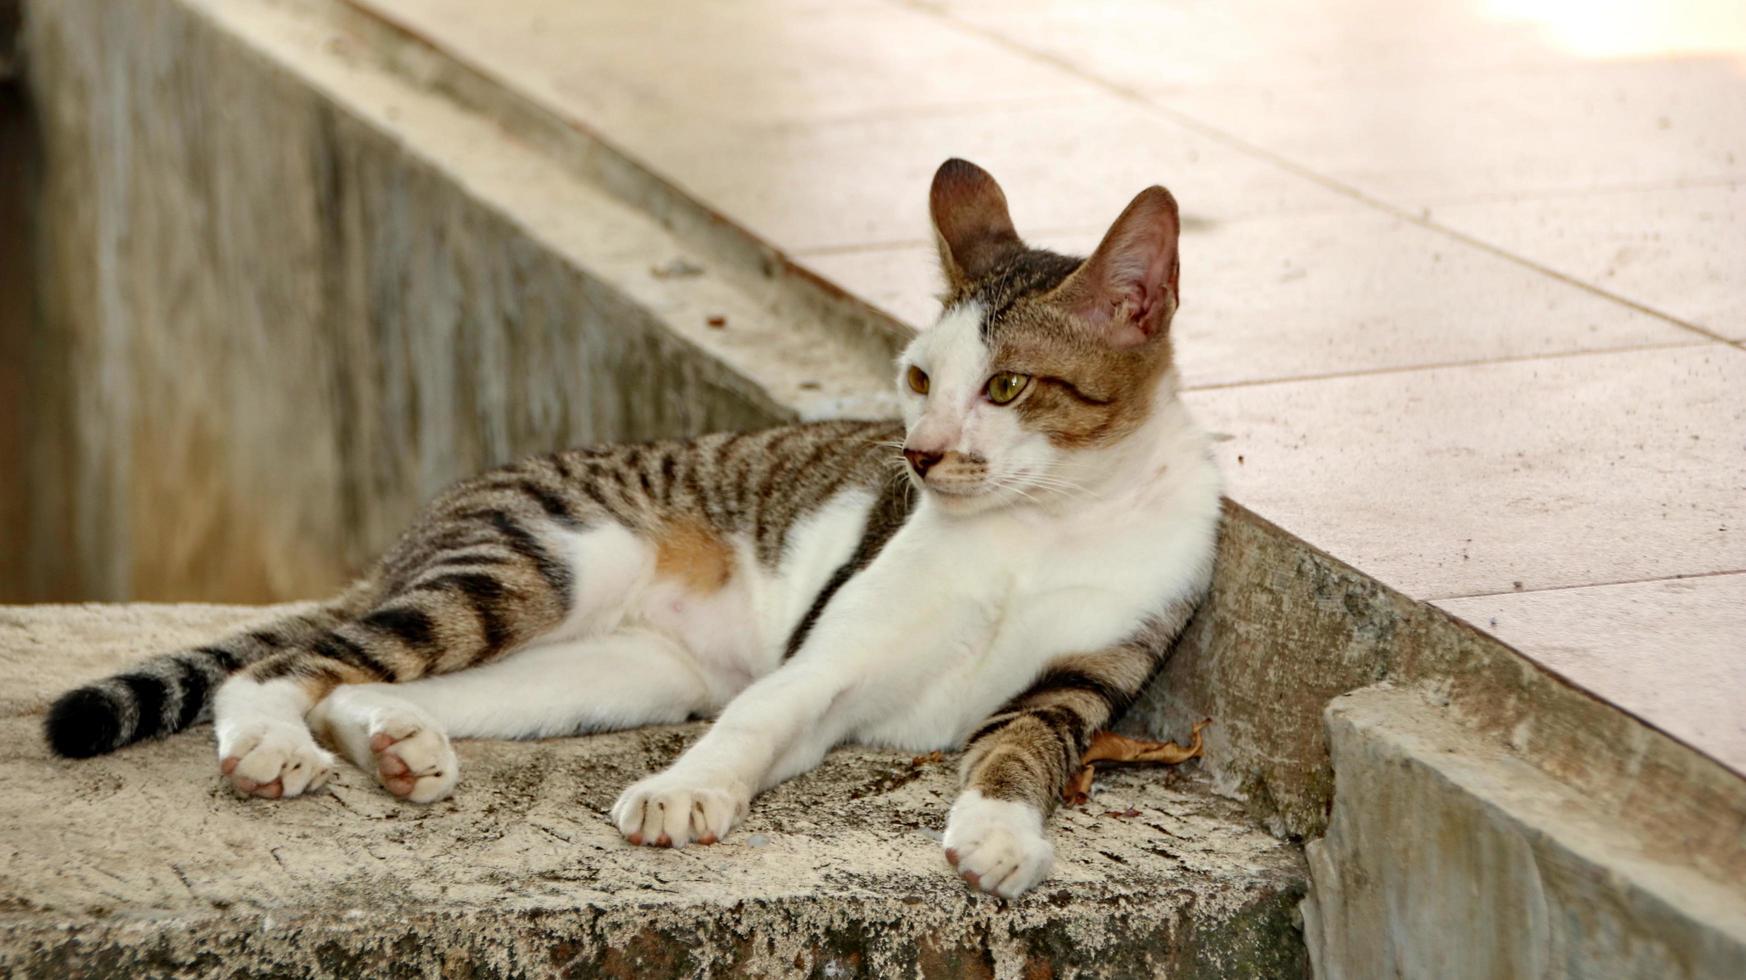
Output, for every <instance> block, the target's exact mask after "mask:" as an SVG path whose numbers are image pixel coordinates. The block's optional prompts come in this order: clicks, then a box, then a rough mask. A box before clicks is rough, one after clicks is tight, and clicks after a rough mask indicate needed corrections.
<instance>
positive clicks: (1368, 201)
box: [892, 0, 1727, 342]
mask: <svg viewBox="0 0 1746 980" xmlns="http://www.w3.org/2000/svg"><path fill="white" fill-rule="evenodd" d="M892 2H895V3H900V4H902V5H903V6H906V7H909V8H910V9H913V10H918V11H921V12H923V13H926V14H927V15H928V16H931V17H933V18H934V19H935V20H937V21H939V22H940V23H943V24H947V25H950V26H952V27H954V28H956V29H957V30H959V31H962V32H963V33H965V34H969V35H971V36H973V37H979V38H981V39H983V40H984V41H987V42H989V43H992V44H995V45H997V46H999V47H1002V48H1005V49H1006V50H1008V51H1012V52H1015V53H1018V54H1022V55H1025V56H1026V57H1029V58H1031V59H1032V60H1034V61H1036V62H1037V63H1039V64H1044V65H1048V66H1049V67H1051V68H1054V69H1056V70H1057V71H1061V72H1064V73H1066V74H1067V75H1070V76H1072V77H1074V78H1077V79H1079V80H1080V81H1083V82H1089V83H1091V84H1093V85H1097V86H1099V87H1101V88H1102V89H1103V90H1104V91H1106V92H1109V93H1110V94H1111V95H1114V96H1116V97H1117V98H1120V99H1123V100H1126V101H1128V102H1131V103H1133V104H1135V105H1138V106H1140V107H1141V108H1143V109H1145V110H1146V111H1147V112H1150V113H1153V114H1155V115H1158V116H1160V117H1161V118H1164V119H1167V120H1169V121H1171V122H1173V123H1176V124H1177V125H1179V126H1182V127H1184V128H1186V129H1189V130H1191V131H1193V132H1196V133H1199V134H1200V135H1202V136H1204V137H1206V138H1208V139H1212V140H1216V141H1218V142H1220V143H1223V144H1224V145H1225V146H1227V147H1229V148H1231V149H1234V150H1237V151H1238V152H1241V153H1244V154H1247V155H1248V156H1251V157H1253V158H1255V159H1258V160H1262V161H1265V162H1267V163H1270V164H1272V165H1273V166H1275V167H1278V168H1280V169H1282V170H1284V171H1286V172H1288V173H1291V174H1293V175H1295V176H1298V177H1302V178H1304V179H1305V180H1309V181H1311V182H1313V183H1315V184H1318V185H1320V186H1321V187H1323V188H1325V189H1327V190H1331V191H1334V192H1335V193H1338V194H1343V195H1345V196H1347V197H1350V198H1352V199H1353V200H1356V201H1358V202H1360V203H1362V204H1365V205H1367V206H1369V207H1372V208H1375V209H1376V210H1378V211H1381V212H1383V213H1385V214H1389V215H1392V216H1393V217H1396V218H1399V219H1401V220H1403V221H1408V222H1411V223H1412V224H1415V225H1418V226H1420V227H1422V228H1425V229H1426V230H1429V231H1433V232H1436V233H1438V234H1441V235H1445V236H1447V237H1449V238H1453V239H1455V240H1457V241H1461V242H1465V243H1467V244H1468V245H1471V246H1473V247H1475V248H1480V249H1484V250H1485V251H1487V252H1489V253H1491V254H1493V255H1496V256H1498V257H1500V258H1503V259H1507V260H1508V261H1510V262H1513V263H1515V264H1517V265H1520V266H1522V267H1524V268H1527V269H1531V270H1533V271H1535V272H1538V273H1540V274H1541V275H1544V276H1547V277H1549V278H1551V279H1555V280H1557V281H1559V282H1562V283H1565V284H1567V285H1570V286H1574V287H1576V288H1578V289H1581V290H1583V291H1585V292H1589V293H1592V294H1594V295H1596V296H1600V297H1602V298H1604V299H1608V300H1611V301H1613V302H1615V303H1618V304H1619V305H1621V306H1626V307H1629V308H1631V309H1633V310H1636V311H1638V312H1639V313H1644V314H1647V315H1649V316H1652V317H1655V318H1656V319H1658V320H1662V321H1665V322H1667V323H1670V324H1673V325H1674V326H1676V327H1679V328H1681V329H1683V330H1688V331H1690V332H1692V333H1695V334H1698V335H1700V336H1702V337H1705V338H1708V339H1710V340H1719V341H1724V342H1725V341H1726V340H1727V338H1726V337H1723V336H1721V335H1720V334H1717V333H1715V332H1713V331H1711V330H1709V329H1708V328H1705V327H1701V326H1699V325H1697V324H1695V323H1688V322H1686V321H1684V320H1681V319H1679V318H1678V317H1675V316H1673V315H1671V314H1668V313H1664V312H1662V311H1660V310H1657V309H1654V308H1652V307H1649V306H1645V305H1644V304H1642V303H1639V302H1637V301H1635V300H1632V299H1628V298H1626V297H1624V296H1620V295H1618V294H1616V293H1612V292H1609V291H1607V290H1605V289H1602V288H1600V287H1599V286H1595V285H1592V284H1590V283H1586V282H1583V281H1582V280H1580V279H1577V278H1575V277H1574V276H1570V275H1567V274H1565V273H1562V272H1559V271H1557V270H1556V269H1550V268H1547V267H1545V266H1543V265H1540V264H1538V263H1536V262H1533V261H1532V260H1529V259H1526V258H1523V257H1522V256H1519V255H1516V254H1515V253H1513V252H1509V251H1506V250H1504V249H1502V248H1500V247H1498V246H1496V245H1493V244H1491V243H1490V242H1486V241H1484V240H1482V239H1478V238H1474V237H1473V236H1472V235H1468V234H1466V233H1465V232H1461V231H1457V230H1456V229H1453V228H1449V227H1446V226H1444V225H1440V224H1437V223H1436V222H1434V221H1427V220H1425V219H1424V218H1422V217H1420V216H1419V215H1417V214H1414V213H1413V212H1412V211H1410V210H1408V209H1406V208H1403V207H1401V206H1399V205H1396V204H1391V203H1389V202H1388V201H1385V200H1383V199H1381V198H1377V197H1373V196H1371V195H1370V194H1367V193H1365V192H1364V191H1362V190H1359V189H1358V188H1356V187H1353V186H1351V185H1349V184H1347V183H1345V182H1344V181H1341V180H1337V179H1335V178H1333V177H1329V176H1327V175H1325V174H1321V173H1318V172H1316V171H1314V170H1311V169H1310V168H1308V167H1306V166H1304V165H1302V164H1299V163H1297V162H1296V161H1294V160H1291V159H1288V158H1286V157H1283V156H1280V155H1279V154H1277V153H1274V152H1273V151H1271V150H1268V149H1266V148H1265V147H1262V146H1259V145H1257V144H1255V143H1252V142H1250V141H1249V140H1246V139H1244V138H1242V137H1240V136H1237V135H1235V134H1234V133H1228V132H1226V131H1224V130H1222V129H1219V128H1218V127H1216V126H1212V125H1209V124H1207V123H1204V122H1202V121H1200V120H1199V119H1197V118H1195V117H1194V116H1190V115H1187V114H1185V113H1183V112H1182V111H1180V110H1178V109H1172V108H1170V107H1168V106H1165V105H1161V104H1159V103H1157V102H1153V101H1152V100H1151V99H1149V98H1147V97H1146V95H1145V94H1144V93H1142V92H1141V91H1139V90H1137V89H1132V88H1129V87H1127V86H1125V85H1121V84H1118V83H1116V82H1112V81H1110V80H1109V79H1106V78H1104V77H1102V76H1100V75H1094V74H1091V73H1089V72H1086V71H1083V70H1081V69H1080V68H1078V67H1077V66H1075V65H1074V64H1073V63H1072V62H1069V61H1067V60H1066V59H1064V58H1061V57H1059V56H1056V55H1053V54H1050V53H1048V52H1046V51H1038V50H1036V49H1034V48H1029V47H1026V46H1025V45H1023V44H1019V43H1018V42H1016V41H1013V40H1011V39H1009V38H1006V37H1004V36H1002V35H1000V34H997V33H994V32H993V31H988V30H985V29H983V28H981V27H979V26H977V25H975V24H970V23H967V22H965V21H962V20H959V19H958V18H956V17H954V16H952V15H951V14H949V13H947V12H945V11H943V10H939V9H936V8H934V7H932V6H931V5H929V4H926V3H923V2H920V0H892Z"/></svg>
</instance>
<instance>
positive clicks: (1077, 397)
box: [1037, 377, 1115, 406]
mask: <svg viewBox="0 0 1746 980" xmlns="http://www.w3.org/2000/svg"><path fill="white" fill-rule="evenodd" d="M1037 380H1038V381H1040V382H1042V383H1043V384H1046V385H1053V386H1054V387H1056V388H1059V389H1060V390H1061V391H1063V392H1065V393H1066V394H1067V397H1069V398H1071V399H1073V400H1074V401H1076V402H1079V403H1081V404H1084V405H1098V406H1108V405H1113V404H1115V400H1114V399H1111V398H1094V397H1092V396H1091V395H1088V394H1086V393H1085V392H1084V391H1081V390H1080V389H1079V386H1077V385H1075V384H1074V383H1073V382H1071V381H1068V380H1067V379H1065V378H1051V377H1039V378H1038V379H1037Z"/></svg>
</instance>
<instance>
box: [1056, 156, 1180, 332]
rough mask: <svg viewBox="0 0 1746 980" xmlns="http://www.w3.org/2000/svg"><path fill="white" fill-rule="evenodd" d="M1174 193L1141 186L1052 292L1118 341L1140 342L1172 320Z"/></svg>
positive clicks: (1089, 323)
mask: <svg viewBox="0 0 1746 980" xmlns="http://www.w3.org/2000/svg"><path fill="white" fill-rule="evenodd" d="M1181 225H1182V222H1181V219H1180V218H1179V217H1178V215H1177V211H1176V199H1175V198H1173V197H1171V196H1170V192H1169V191H1167V190H1165V189H1164V188H1162V187H1157V186H1153V187H1148V188H1146V189H1145V190H1143V191H1141V192H1140V193H1139V195H1138V196H1137V197H1135V198H1134V200H1133V202H1132V203H1130V204H1129V205H1128V207H1127V210H1125V211H1123V212H1122V216H1121V217H1119V218H1117V219H1116V220H1115V224H1113V225H1111V226H1110V229H1109V232H1108V233H1107V234H1105V235H1104V236H1103V241H1102V242H1101V243H1100V244H1099V245H1098V246H1097V251H1095V252H1093V253H1092V254H1091V258H1089V259H1086V260H1085V262H1084V264H1082V265H1081V266H1080V267H1079V268H1078V269H1076V270H1075V271H1074V273H1073V275H1071V276H1069V277H1068V278H1067V281H1066V282H1063V283H1062V284H1061V285H1060V286H1058V287H1056V288H1055V291H1054V293H1053V294H1052V296H1053V298H1054V299H1055V300H1056V301H1057V302H1059V303H1061V304H1063V305H1065V306H1066V307H1067V308H1068V309H1069V310H1070V311H1071V312H1072V314H1073V315H1074V316H1075V317H1076V318H1077V319H1078V320H1079V321H1080V322H1082V323H1084V324H1085V325H1086V326H1088V327H1090V328H1091V329H1092V330H1093V331H1095V332H1096V333H1098V334H1099V335H1100V336H1102V337H1103V338H1104V339H1105V340H1106V341H1108V342H1109V343H1110V344H1111V345H1112V346H1115V347H1121V348H1126V347H1138V346H1140V345H1141V344H1144V343H1145V342H1146V341H1148V340H1150V339H1152V338H1153V337H1156V336H1158V335H1159V334H1161V333H1163V332H1164V331H1165V330H1167V329H1168V328H1169V326H1170V317H1171V315H1172V314H1174V313H1175V312H1176V305H1177V296H1178V294H1177V287H1176V278H1177V269H1178V266H1177V259H1176V238H1177V235H1178V234H1179V232H1180V230H1181Z"/></svg>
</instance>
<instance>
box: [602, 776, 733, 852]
mask: <svg viewBox="0 0 1746 980" xmlns="http://www.w3.org/2000/svg"><path fill="white" fill-rule="evenodd" d="M750 803H751V794H750V793H748V792H746V791H745V790H744V789H742V788H740V787H739V786H737V785H735V784H734V783H733V782H732V781H731V780H726V779H721V778H714V777H711V776H709V775H708V774H697V773H686V772H683V771H681V770H680V769H677V768H674V769H669V770H667V771H666V772H662V773H657V774H655V775H653V776H650V777H649V778H647V779H644V780H642V781H640V782H637V783H635V784H633V785H632V786H631V787H630V788H629V789H627V790H625V791H624V793H622V794H621V795H620V796H619V798H618V802H617V803H614V804H613V805H612V822H613V823H614V824H615V825H617V827H618V832H619V833H621V834H623V835H624V839H625V840H628V841H630V842H631V843H632V844H648V845H651V846H655V847H684V846H685V845H686V844H689V843H691V842H692V841H696V842H697V843H699V844H713V843H715V842H716V841H718V840H721V839H722V838H723V837H726V836H727V833H728V831H729V830H732V829H733V826H734V824H736V823H738V822H739V819H740V818H741V817H742V816H745V814H746V810H747V808H748V806H749V805H750Z"/></svg>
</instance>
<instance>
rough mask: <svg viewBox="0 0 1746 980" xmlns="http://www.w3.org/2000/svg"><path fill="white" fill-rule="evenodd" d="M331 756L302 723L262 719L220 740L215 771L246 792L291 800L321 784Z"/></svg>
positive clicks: (330, 766)
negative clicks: (262, 720)
mask: <svg viewBox="0 0 1746 980" xmlns="http://www.w3.org/2000/svg"><path fill="white" fill-rule="evenodd" d="M333 767H334V757H333V755H332V754H331V753H329V752H327V751H326V750H325V749H323V748H322V747H321V746H319V745H317V744H315V738H314V736H312V735H311V734H310V733H309V729H308V728H307V727H306V726H304V725H303V724H301V723H292V722H283V721H266V722H255V723H252V724H247V725H239V726H237V727H236V729H235V730H233V731H231V732H228V733H225V734H224V736H222V737H221V738H220V740H219V746H218V771H219V772H221V773H223V774H224V775H225V777H226V778H228V779H229V780H230V785H231V786H232V788H234V789H235V790H236V791H237V792H238V793H241V794H243V795H244V796H255V797H259V798H261V799H264V800H278V799H290V798H291V797H294V796H301V795H303V794H304V793H307V792H308V791H310V790H312V789H316V788H318V787H320V786H321V785H322V784H323V783H325V782H327V779H328V777H329V776H331V775H333Z"/></svg>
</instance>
